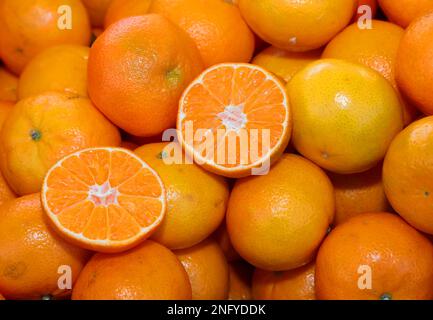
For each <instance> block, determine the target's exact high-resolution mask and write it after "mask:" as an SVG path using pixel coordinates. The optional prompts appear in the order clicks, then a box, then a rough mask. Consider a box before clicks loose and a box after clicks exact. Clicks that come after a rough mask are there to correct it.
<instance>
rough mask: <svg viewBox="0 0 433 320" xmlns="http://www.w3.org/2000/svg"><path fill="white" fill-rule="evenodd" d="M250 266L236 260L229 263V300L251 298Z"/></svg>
mask: <svg viewBox="0 0 433 320" xmlns="http://www.w3.org/2000/svg"><path fill="white" fill-rule="evenodd" d="M252 271H253V269H252V267H251V266H250V265H249V264H247V263H245V262H243V261H236V262H232V263H230V264H229V274H230V276H229V280H230V281H229V296H228V299H229V300H251V278H252Z"/></svg>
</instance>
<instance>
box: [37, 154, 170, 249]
mask: <svg viewBox="0 0 433 320" xmlns="http://www.w3.org/2000/svg"><path fill="white" fill-rule="evenodd" d="M42 204H43V206H44V209H45V212H46V213H47V215H48V217H49V221H50V222H51V223H52V225H53V226H54V228H55V229H56V230H57V231H58V232H59V234H61V235H62V236H63V237H65V238H66V239H68V240H69V241H71V242H73V243H74V244H76V245H78V246H81V247H83V248H88V249H91V250H95V251H101V252H120V251H125V250H127V249H129V248H132V247H133V246H135V245H137V243H139V242H141V241H143V240H144V239H146V238H148V237H149V236H150V234H151V233H152V232H153V231H154V230H155V229H156V228H157V227H158V225H159V224H160V223H161V221H162V219H163V218H164V214H165V209H166V199H165V189H164V186H163V184H162V181H161V179H160V178H159V176H158V175H157V173H156V172H155V171H154V170H153V169H152V168H150V167H149V166H148V164H147V163H145V162H144V161H142V160H141V159H140V158H138V157H137V156H136V155H135V154H134V153H132V152H131V151H128V150H126V149H122V148H90V149H84V150H80V151H77V152H75V153H72V154H70V155H68V156H66V157H65V158H63V159H61V160H60V161H58V162H57V163H56V164H55V165H54V166H53V167H51V169H50V170H48V173H47V175H46V176H45V179H44V184H43V186H42Z"/></svg>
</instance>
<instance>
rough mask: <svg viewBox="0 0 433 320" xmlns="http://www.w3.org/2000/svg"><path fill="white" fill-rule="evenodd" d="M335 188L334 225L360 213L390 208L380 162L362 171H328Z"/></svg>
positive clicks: (382, 210)
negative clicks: (345, 172)
mask: <svg viewBox="0 0 433 320" xmlns="http://www.w3.org/2000/svg"><path fill="white" fill-rule="evenodd" d="M328 175H329V178H330V179H331V181H332V184H333V186H334V190H335V220H334V225H338V224H341V223H342V222H344V221H346V220H347V219H349V218H351V217H353V216H355V215H358V214H362V213H370V212H385V211H387V210H389V209H390V206H389V203H388V200H387V199H386V195H385V191H384V189H383V183H382V164H380V165H378V166H376V167H374V168H373V169H370V170H368V171H365V172H362V173H355V174H351V175H342V174H336V173H329V174H328Z"/></svg>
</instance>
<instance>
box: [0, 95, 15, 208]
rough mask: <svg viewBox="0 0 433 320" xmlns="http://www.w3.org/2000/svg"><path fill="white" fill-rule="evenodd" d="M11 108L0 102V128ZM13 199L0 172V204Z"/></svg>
mask: <svg viewBox="0 0 433 320" xmlns="http://www.w3.org/2000/svg"><path fill="white" fill-rule="evenodd" d="M13 107H14V105H13V104H12V103H11V102H3V101H0V128H1V127H2V126H3V123H4V122H5V120H6V118H7V117H8V116H9V113H10V112H11V111H12V108H13ZM13 198H15V194H14V192H13V191H12V190H11V188H10V187H9V185H8V183H7V182H6V180H5V178H4V177H3V174H2V173H1V172H0V204H2V203H3V202H5V201H7V200H10V199H13Z"/></svg>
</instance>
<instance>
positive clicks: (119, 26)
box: [88, 14, 203, 136]
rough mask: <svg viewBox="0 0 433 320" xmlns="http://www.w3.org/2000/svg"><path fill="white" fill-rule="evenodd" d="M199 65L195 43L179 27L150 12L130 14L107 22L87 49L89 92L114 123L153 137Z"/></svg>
mask: <svg viewBox="0 0 433 320" xmlns="http://www.w3.org/2000/svg"><path fill="white" fill-rule="evenodd" d="M150 57H154V58H152V59H151V58H150ZM202 69H203V65H202V63H201V58H200V53H199V52H198V50H197V48H196V47H195V44H194V42H193V41H192V40H191V39H190V38H189V37H188V35H187V34H186V33H185V32H183V31H182V30H181V29H180V28H179V27H177V26H176V25H174V24H173V23H171V22H170V21H168V20H167V19H165V18H163V17H162V16H159V15H155V14H151V15H146V16H138V17H131V18H127V19H123V20H121V21H118V22H117V23H115V24H113V25H111V26H110V27H109V28H108V29H107V30H106V31H105V32H104V33H103V34H102V35H100V36H99V37H98V38H97V39H96V41H95V43H94V44H93V46H92V48H91V49H90V56H89V67H88V90H89V96H90V98H91V99H92V101H93V102H94V103H95V105H96V106H97V107H98V108H99V110H101V111H102V112H103V113H104V114H105V115H106V116H107V117H108V118H109V119H110V120H111V121H112V122H113V123H114V124H116V125H117V126H118V127H120V128H122V129H124V130H125V131H127V132H128V133H130V134H133V135H136V136H153V135H157V134H160V133H161V132H162V131H163V130H165V129H167V128H170V127H173V126H174V124H175V121H176V116H177V109H178V101H179V98H180V95H181V94H182V91H183V90H184V89H185V87H186V86H187V85H188V84H189V82H190V81H192V80H193V79H194V78H195V76H197V75H198V74H199V73H200V71H201V70H202Z"/></svg>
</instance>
